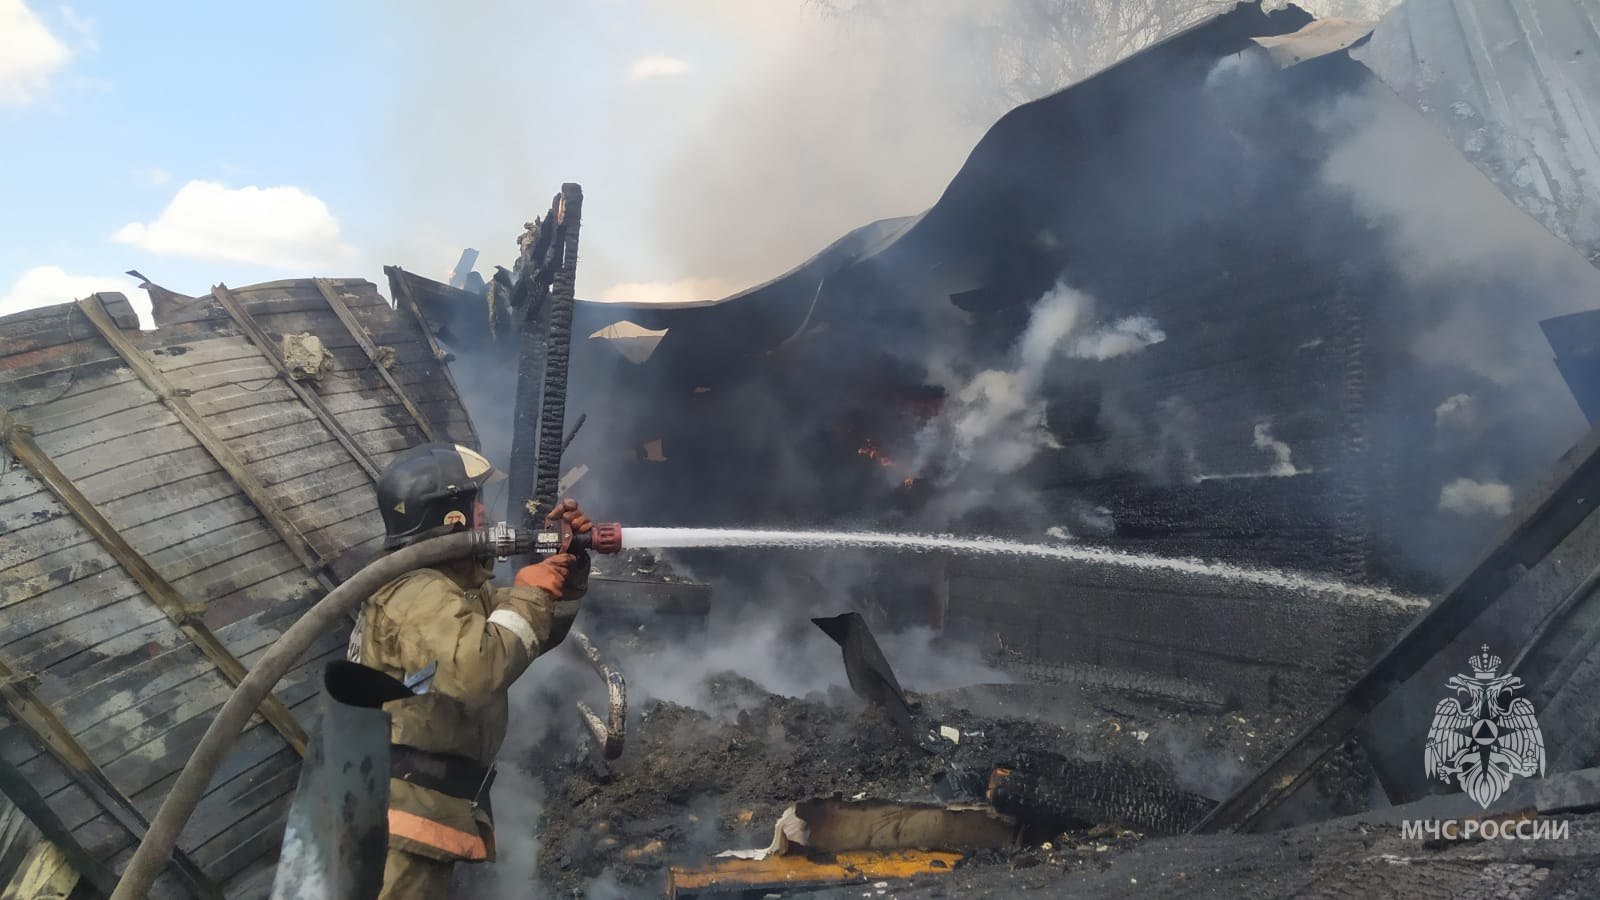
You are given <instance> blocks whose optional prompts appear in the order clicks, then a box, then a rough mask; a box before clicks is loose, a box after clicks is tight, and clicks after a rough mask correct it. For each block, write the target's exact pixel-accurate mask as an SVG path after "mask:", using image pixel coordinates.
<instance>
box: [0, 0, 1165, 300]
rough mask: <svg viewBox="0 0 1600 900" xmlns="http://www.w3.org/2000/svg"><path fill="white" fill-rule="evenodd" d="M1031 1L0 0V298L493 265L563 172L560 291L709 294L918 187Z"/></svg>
mask: <svg viewBox="0 0 1600 900" xmlns="http://www.w3.org/2000/svg"><path fill="white" fill-rule="evenodd" d="M1159 2H1166V0H1159ZM858 5H859V6H862V7H872V8H873V9H875V10H876V11H877V12H878V13H879V14H877V15H866V14H860V13H859V12H855V13H853V12H850V11H849V9H850V8H851V7H855V6H858ZM1027 5H1028V4H1026V3H1019V2H1009V3H1006V2H999V0H995V2H980V0H915V2H910V0H907V2H900V0H588V2H583V3H572V2H562V0H476V2H471V3H459V4H445V3H439V2H429V0H341V2H337V3H327V2H312V0H283V2H278V3H271V4H232V3H229V4H203V3H195V2H189V3H178V2H173V0H148V2H140V3H136V4H135V3H126V2H111V0H100V2H96V0H75V2H73V3H72V4H70V5H68V4H61V3H56V2H49V0H0V134H3V135H4V136H5V137H4V139H3V140H0V315H3V314H7V313H11V312H16V311H18V310H20V309H25V308H30V307H33V306H38V305H43V304H48V303H58V302H65V301H66V300H70V299H73V298H76V297H81V296H84V295H85V294H87V293H90V292H92V291H95V290H120V291H122V292H124V293H126V294H128V296H129V298H130V299H131V300H133V301H134V305H135V308H146V309H147V300H146V299H145V297H144V293H143V292H142V291H138V290H137V289H136V282H135V281H134V280H133V279H132V278H130V277H128V276H126V275H124V274H122V273H124V272H126V271H127V270H130V269H135V270H138V271H140V272H142V273H143V274H144V275H146V276H148V277H149V278H150V279H152V280H153V281H154V282H156V283H158V284H161V285H163V286H165V287H167V288H170V289H172V290H176V291H179V292H180V293H186V294H190V295H195V294H203V293H206V292H207V291H208V290H209V288H210V287H211V286H213V285H215V284H218V283H226V284H230V285H234V286H239V285H244V284H250V283H255V282H261V281H268V280H273V279H278V278H299V277H308V276H359V277H365V278H367V279H369V280H372V281H374V282H375V283H377V284H379V285H380V286H382V288H383V290H384V292H385V293H387V283H386V281H385V279H384V278H383V276H382V270H383V266H385V265H391V264H393V265H400V266H403V267H405V268H407V269H409V270H411V271H415V272H419V273H421V274H424V275H428V276H431V277H435V278H443V277H445V276H446V275H447V274H448V273H449V271H450V269H451V268H452V266H453V265H454V264H455V262H456V259H457V258H458V257H459V255H460V252H461V250H462V249H463V248H466V247H473V248H476V249H478V250H479V251H480V253H481V254H482V255H481V257H480V261H479V264H478V268H479V270H480V271H483V272H485V273H487V272H489V271H491V270H492V266H493V265H495V264H497V263H498V264H502V265H509V264H510V263H511V261H512V260H513V259H514V257H515V255H516V246H515V240H516V237H517V235H518V234H519V233H520V232H521V230H522V227H523V224H524V223H525V222H527V221H530V220H531V219H532V218H533V217H534V216H535V215H538V214H541V213H543V212H544V211H546V210H547V209H548V208H549V205H550V200H551V197H552V196H553V195H554V194H555V193H556V192H557V191H558V190H559V189H560V186H561V184H562V183H563V182H567V181H575V182H578V183H579V184H581V185H583V187H584V197H585V199H584V216H583V235H582V248H583V249H582V263H581V264H580V265H579V268H578V295H579V297H580V298H585V299H601V300H679V299H714V298H718V297H722V296H725V295H727V294H729V293H732V292H734V291H736V290H739V289H741V288H744V287H747V286H750V285H753V284H757V283H760V282H762V281H765V280H767V279H769V278H772V277H775V276H777V275H779V274H782V273H783V272H784V271H786V270H788V269H789V268H791V267H793V266H794V265H796V264H798V263H800V262H802V261H804V260H805V259H807V258H809V257H810V256H811V255H812V254H814V253H815V252H817V251H818V250H820V249H822V248H823V247H824V246H826V245H827V244H829V243H831V242H832V241H834V240H836V239H837V238H839V237H841V236H843V235H844V234H845V233H846V232H848V231H849V230H850V229H852V228H855V227H858V226H860V225H864V224H867V223H868V222H871V221H874V220H876V219H880V218H887V217H892V216H903V215H914V214H916V213H919V212H921V211H922V210H923V209H925V208H927V207H928V206H930V205H932V203H933V202H934V201H935V200H937V198H938V196H939V193H940V192H941V191H942V190H943V188H944V186H945V185H946V184H947V183H948V182H949V181H950V179H951V178H952V177H953V176H954V175H955V173H956V171H957V170H958V169H959V168H960V165H961V163H962V162H963V160H964V159H965V158H966V156H967V154H968V153H969V152H970V150H971V148H972V146H973V145H974V144H976V142H977V141H978V139H979V138H980V137H981V136H982V134H983V132H984V131H985V130H986V129H987V127H988V126H989V125H990V124H992V123H993V121H994V120H995V119H996V118H998V117H999V116H1000V115H1001V114H1003V113H1004V112H1005V111H1006V110H1007V109H1009V108H1010V106H1011V105H1012V104H1014V102H1015V98H1014V97H1006V96H1004V93H1005V92H1004V91H1003V90H999V89H997V84H996V79H997V78H1000V77H1002V73H1000V72H999V71H998V68H999V67H998V66H997V65H996V64H995V59H996V57H995V55H994V53H993V52H992V51H993V49H994V43H993V42H994V41H995V40H997V37H996V36H997V35H998V36H1000V37H999V38H998V39H1000V40H1007V41H1011V42H1012V44H1011V46H1012V47H1015V46H1016V44H1015V42H1016V41H1017V40H1026V39H1027V38H1026V37H1021V38H1019V37H1018V29H1017V28H1016V27H1015V22H1014V21H1008V20H1007V16H1008V15H1009V14H1010V13H1008V10H1013V9H1016V10H1020V9H1023V8H1025V7H1026V6H1027ZM841 9H842V10H845V11H844V12H841V11H840V10H841ZM1030 49H1032V48H1030ZM1037 49H1038V52H1043V53H1059V52H1062V48H1060V47H1059V46H1053V45H1049V44H1044V43H1042V44H1041V45H1040V46H1039V47H1038V48H1037ZM1107 62H1109V60H1096V59H1092V58H1090V55H1089V54H1085V55H1084V59H1083V60H1082V64H1081V65H1079V66H1077V67H1076V71H1077V72H1079V73H1080V74H1087V73H1088V72H1089V71H1091V70H1092V69H1094V68H1097V67H1099V66H1101V65H1104V64H1106V63H1107Z"/></svg>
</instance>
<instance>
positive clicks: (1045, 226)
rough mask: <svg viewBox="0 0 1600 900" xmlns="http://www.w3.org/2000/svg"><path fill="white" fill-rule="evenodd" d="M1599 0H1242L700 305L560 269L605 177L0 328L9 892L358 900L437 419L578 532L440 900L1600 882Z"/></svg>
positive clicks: (420, 683)
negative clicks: (412, 243) (891, 208)
mask: <svg viewBox="0 0 1600 900" xmlns="http://www.w3.org/2000/svg"><path fill="white" fill-rule="evenodd" d="M1596 23H1600V2H1594V0H1547V2H1546V0H1532V2H1527V3H1518V4H1510V5H1507V4H1504V3H1491V2H1488V0H1404V2H1402V3H1400V4H1399V5H1398V6H1397V7H1395V8H1394V9H1393V10H1392V11H1391V12H1389V13H1387V14H1386V15H1385V16H1384V17H1383V18H1382V19H1380V20H1378V21H1376V22H1371V21H1358V20H1354V19H1315V18H1313V17H1312V16H1311V15H1309V14H1307V13H1305V12H1303V11H1302V10H1300V9H1299V8H1297V7H1294V6H1285V7H1282V8H1263V7H1262V6H1260V5H1257V4H1253V3H1241V4H1238V5H1236V6H1231V7H1230V8H1227V9H1226V10H1225V11H1223V12H1221V13H1220V14H1217V15H1215V16H1213V17H1211V18H1209V19H1207V20H1206V21H1203V22H1200V23H1198V24H1195V25H1192V26H1191V27H1188V28H1187V29H1186V30H1183V31H1181V32H1180V33H1178V34H1176V35H1174V36H1172V37H1170V38H1168V39H1166V40H1163V41H1160V42H1158V43H1156V44H1154V45H1153V46H1150V47H1147V48H1146V49H1143V50H1141V51H1139V52H1137V53H1134V54H1133V55H1131V56H1128V57H1127V58H1125V59H1123V60H1121V61H1120V62H1118V63H1116V64H1115V65H1113V66H1111V67H1109V68H1107V69H1105V70H1103V71H1101V72H1100V73H1098V74H1096V75H1094V76H1093V77H1090V78H1087V79H1085V80H1082V81H1080V82H1079V83H1077V84H1074V85H1072V86H1071V87H1068V88H1066V89H1064V90H1061V91H1059V92H1057V93H1054V94H1051V95H1049V96H1046V97H1044V98H1042V99H1039V100H1036V101H1033V102H1029V103H1027V104H1025V105H1022V106H1019V107H1017V108H1015V109H1013V110H1012V111H1011V112H1009V113H1008V114H1006V115H1005V116H1004V117H1002V118H1001V119H1000V120H999V121H998V122H996V123H995V124H994V125H993V127H992V128H990V129H989V131H988V132H987V134H985V135H984V137H983V139H982V140H981V141H980V142H979V143H978V144H977V146H976V147H974V148H973V149H972V151H971V154H970V155H969V156H968V157H967V160H966V163H965V165H963V166H962V167H961V169H960V171H959V172H958V173H957V174H956V175H955V177H954V179H953V180H951V181H950V183H949V185H948V187H947V188H946V189H945V191H944V192H943V194H942V195H941V196H939V197H938V199H937V201H936V202H935V203H933V205H932V206H930V207H929V208H927V209H926V210H925V211H923V212H922V213H920V214H918V215H913V216H908V217H906V218H900V219H889V220H884V221H877V222H871V223H868V224H864V225H862V226H861V227H860V228H858V229H856V230H854V231H852V232H850V233H848V234H846V235H844V236H842V237H840V238H839V239H838V240H837V241H836V242H835V243H833V244H831V245H829V246H827V247H825V248H823V249H822V250H821V251H820V252H818V253H817V254H816V255H815V256H813V257H812V258H810V259H808V260H806V261H804V262H801V263H800V264H799V265H797V266H795V267H794V268H793V269H792V270H790V271H788V272H787V273H784V274H782V275H779V276H778V277H775V278H773V279H772V280H770V281H767V282H765V283H763V284H759V285H757V286H754V287H751V288H749V289H747V290H744V291H741V292H739V293H736V294H734V295H732V296H729V297H726V298H724V299H722V300H718V301H714V302H699V303H667V304H663V303H651V302H644V301H642V300H641V301H640V302H637V303H627V302H625V303H616V302H604V303H601V302H590V301H588V300H586V299H584V298H581V297H578V296H575V293H576V291H575V285H576V272H577V266H578V260H579V238H580V224H581V223H582V213H583V199H584V188H581V187H579V185H577V184H566V185H563V186H561V188H560V190H559V192H557V193H556V194H555V195H554V197H553V199H552V202H551V205H550V208H549V209H548V210H539V211H538V215H537V217H536V218H535V219H534V221H533V222H531V223H527V224H526V225H525V226H524V230H523V231H522V233H521V234H520V236H518V237H517V238H516V242H515V245H514V248H513V247H512V246H511V243H510V241H508V245H507V250H506V252H505V253H504V254H503V256H502V258H501V259H500V260H499V262H500V263H502V264H501V265H495V264H494V263H493V262H489V261H485V263H484V264H483V265H479V262H478V260H479V252H478V251H477V250H468V251H466V252H465V253H463V254H462V256H461V259H460V261H459V263H458V264H457V266H456V268H455V271H454V273H453V274H452V276H451V277H450V278H449V279H448V281H447V282H445V281H436V280H433V279H430V278H427V277H423V276H421V275H419V274H417V273H415V272H413V271H408V270H407V269H404V268H401V267H399V266H391V267H389V268H387V269H386V270H385V271H386V274H387V284H386V285H383V286H381V287H380V286H378V285H374V284H372V283H370V282H368V281H365V280H362V279H349V278H315V277H308V278H304V279H297V280H285V281H275V282H270V283H266V284H257V285H250V286H245V287H228V286H225V285H218V286H216V287H214V288H210V289H209V290H194V289H190V292H189V293H184V292H182V291H180V290H177V289H176V288H174V289H169V288H167V287H163V286H161V285H160V284H158V283H156V282H155V281H152V280H150V279H148V278H146V277H145V276H144V275H140V274H139V273H132V274H135V275H138V277H139V278H140V279H141V281H143V282H144V283H143V284H142V286H141V287H142V289H143V290H145V291H146V292H147V293H148V295H149V300H150V302H151V306H152V310H153V318H154V322H155V326H156V327H155V328H154V329H150V330H141V329H140V328H139V325H138V321H137V319H136V317H135V315H134V313H133V310H132V307H131V306H130V304H129V301H128V299H127V298H126V297H125V296H123V295H120V294H111V293H98V294H93V295H91V296H87V297H83V298H81V299H77V300H72V301H69V302H63V303H60V304H58V305H54V306H47V307H42V308H39V309H35V310H32V311H28V312H21V313H16V314H13V315H9V316H6V317H4V318H0V418H3V437H4V443H5V453H4V454H3V465H0V535H3V536H4V537H3V539H0V714H3V719H0V725H3V728H0V884H3V885H5V891H4V896H6V897H12V896H17V897H68V896H70V897H86V896H94V895H101V896H113V895H114V896H117V897H123V896H143V895H145V894H146V893H147V892H148V894H149V895H150V896H158V897H168V896H171V897H182V896H196V897H229V898H234V897H241V898H243V897H264V896H272V897H284V898H287V897H334V896H339V897H371V896H377V893H378V887H379V883H380V882H381V879H382V873H383V867H384V864H385V862H384V860H385V855H384V847H385V844H386V841H387V840H388V839H389V837H390V834H391V831H392V829H393V826H392V823H391V818H390V815H389V813H388V807H389V803H390V799H391V786H390V782H389V779H388V778H387V777H386V775H387V773H388V772H390V771H396V770H393V769H391V766H393V765H394V764H395V758H396V753H395V751H392V750H391V746H390V740H391V737H390V723H391V717H392V716H398V715H402V714H403V712H402V711H403V710H404V709H405V708H406V707H407V705H408V704H417V703H421V702H424V701H423V700H422V698H423V697H425V696H428V694H429V692H430V691H431V690H433V689H434V688H437V689H438V690H440V691H447V690H449V689H450V688H449V687H448V686H441V685H433V684H432V683H431V681H430V678H431V675H430V672H426V671H424V672H418V673H409V672H408V673H405V675H406V677H405V678H404V682H403V683H402V681H401V680H397V679H392V678H389V677H388V676H387V675H383V674H382V673H381V672H376V671H374V670H373V669H370V668H364V667H362V666H359V665H355V664H354V663H348V662H345V657H346V655H347V646H348V647H351V648H355V647H359V646H360V645H361V642H362V641H363V640H364V639H365V638H363V637H362V636H361V635H360V634H357V635H355V636H354V637H353V636H352V633H351V632H352V622H353V621H354V615H355V612H356V610H357V608H358V606H359V605H360V604H361V602H362V601H364V600H365V599H366V598H367V596H368V595H370V594H372V593H373V592H374V591H375V590H376V589H377V588H378V587H379V586H380V585H382V584H384V583H385V582H386V581H389V580H390V579H392V578H394V577H395V576H396V575H397V574H399V573H400V572H403V571H406V570H405V569H404V568H401V569H394V570H393V571H391V570H390V569H385V568H384V567H385V566H386V565H388V566H390V567H391V569H392V568H393V566H394V565H398V563H396V562H395V560H397V559H399V558H401V557H403V556H404V555H405V554H406V553H409V552H411V551H412V550H413V549H417V550H419V551H420V549H421V548H424V547H429V546H435V547H437V546H443V545H444V543H445V542H447V540H448V539H446V538H438V539H436V540H435V541H434V542H428V541H425V542H423V543H422V544H416V545H414V547H413V548H407V550H404V551H398V552H395V553H386V552H385V551H384V549H383V548H384V540H385V525H384V519H383V518H382V516H380V510H379V503H378V499H377V496H378V495H377V493H376V490H377V486H378V483H379V480H380V475H381V474H382V473H383V472H384V470H385V468H386V467H387V466H388V465H389V464H390V463H391V462H393V461H395V460H396V459H398V458H400V457H401V454H402V453H404V452H405V451H407V450H409V449H410V448H413V447H415V446H417V445H419V444H423V443H428V442H451V443H454V444H457V445H460V446H463V447H468V448H473V449H475V450H478V451H481V453H482V454H483V456H485V457H487V459H488V460H489V461H491V462H492V463H493V464H494V466H495V467H496V468H497V469H499V470H500V471H502V472H504V473H505V474H506V476H507V477H506V478H505V479H504V480H503V481H501V482H498V483H492V484H491V485H490V487H489V488H488V489H487V492H486V498H485V499H486V500H487V501H488V506H489V513H490V514H491V515H490V519H491V520H492V521H503V522H504V523H506V524H507V525H508V526H509V527H507V528H501V529H491V530H482V529H479V530H476V531H472V532H471V535H472V537H471V538H470V543H469V542H465V541H463V542H458V543H453V544H450V546H451V547H452V548H453V550H452V551H451V552H452V553H453V554H454V557H460V556H461V555H462V554H468V553H471V554H478V555H479V556H480V558H481V559H483V560H485V561H487V560H489V559H495V558H497V559H498V560H499V564H498V567H499V581H500V583H502V584H506V583H509V582H510V579H511V576H512V572H513V571H514V570H515V569H516V568H517V567H518V566H521V565H522V564H524V563H525V562H529V561H536V560H537V559H539V558H542V557H543V556H544V555H548V554H550V553H554V552H556V551H557V550H575V551H576V552H579V553H584V554H592V566H593V570H592V573H591V574H590V576H589V589H588V594H587V597H586V598H585V599H584V601H583V606H582V612H581V614H579V616H578V618H577V620H576V625H575V629H574V630H573V631H572V633H571V634H570V635H569V636H568V637H567V639H566V640H565V641H563V642H562V643H563V644H565V646H557V647H555V648H554V649H553V650H552V651H551V652H550V654H549V655H548V656H543V657H540V658H538V659H537V660H536V661H535V662H534V663H533V665H532V667H531V668H530V670H529V671H528V673H527V674H525V675H523V676H522V677H521V678H520V679H519V680H517V681H516V683H515V684H514V685H513V686H512V688H511V694H510V715H509V734H508V737H507V740H506V741H505V744H504V746H503V747H502V748H501V749H500V752H499V757H498V762H497V763H496V764H495V766H494V767H493V768H492V770H490V771H489V773H488V774H487V776H486V777H485V779H484V780H485V781H492V797H493V802H492V806H491V804H489V803H488V801H487V800H486V799H484V798H485V795H484V794H483V793H482V786H481V785H480V791H479V793H478V794H477V795H476V796H477V800H475V802H474V808H475V809H477V808H478V807H480V806H481V808H482V811H485V812H488V813H489V814H490V815H492V817H493V821H494V839H493V845H494V846H493V851H494V857H495V861H494V862H493V863H492V864H489V865H458V866H456V867H455V871H454V878H455V885H456V890H457V891H458V892H459V893H460V895H461V896H504V897H513V896H515V897H532V896H572V897H590V898H610V897H633V896H663V895H664V896H667V897H671V898H689V897H716V896H740V897H773V896H800V895H806V896H819V897H821V896H833V897H846V896H851V897H853V896H868V897H877V896H896V897H937V896H974V897H1010V896H1015V895H1018V894H1022V893H1028V892H1039V893H1042V894H1044V895H1047V896H1135V895H1137V896H1171V897H1178V896H1184V897H1187V896H1248V897H1301V896H1334V895H1337V896H1347V895H1350V896H1353V895H1360V896H1371V897H1397V898H1399V897H1414V896H1428V897H1431V896H1462V897H1479V896H1482V897H1488V896H1512V897H1528V898H1534V897H1541V898H1542V897H1571V898H1578V897H1591V896H1600V862H1597V860H1600V716H1596V715H1595V714H1594V712H1593V705H1592V698H1593V697H1594V696H1596V695H1597V693H1600V640H1597V639H1596V638H1597V635H1600V632H1597V629H1600V598H1597V597H1596V591H1595V587H1596V585H1597V584H1600V568H1597V566H1600V518H1597V517H1595V516H1594V515H1591V512H1592V511H1593V509H1594V508H1595V507H1596V506H1597V505H1600V504H1596V503H1595V502H1594V500H1595V498H1600V431H1596V430H1594V429H1593V425H1594V424H1595V422H1596V421H1597V419H1600V118H1597V113H1596V111H1597V110H1600V31H1597V30H1596ZM863 177H871V176H870V174H868V175H864V176H863ZM585 187H587V188H588V189H589V190H590V191H592V192H596V193H602V194H603V192H604V190H605V186H604V185H602V184H588V185H586V186H585ZM840 190H841V191H845V190H849V187H848V186H847V185H841V186H840ZM816 202H819V203H826V202H828V201H827V198H826V197H819V198H817V201H816ZM749 214H750V215H752V216H755V215H774V216H782V215H784V211H783V210H755V209H752V210H750V211H749ZM684 215H693V211H691V210H686V211H684ZM599 227H601V226H599V225H595V226H592V227H591V230H593V229H594V228H599ZM722 227H725V228H728V229H737V228H738V227H739V224H738V223H737V222H724V223H722ZM514 230H515V229H514V227H510V228H508V229H507V231H508V236H509V235H510V233H512V232H514ZM512 249H514V251H515V254H514V255H513V253H512V252H511V251H512ZM152 274H154V273H152ZM62 299H63V300H67V298H62ZM512 401H514V403H513V402H512ZM508 407H509V408H511V409H513V410H514V412H513V413H512V414H507V412H506V410H507V409H508ZM560 497H572V498H575V499H576V500H578V501H579V502H580V503H581V505H582V508H583V509H584V510H585V511H587V512H588V513H589V514H591V515H593V516H595V518H596V520H597V521H604V522H607V523H609V522H612V521H615V522H619V523H621V524H620V527H618V526H611V525H609V524H602V525H600V526H597V527H596V529H595V530H594V531H593V532H591V533H587V534H584V533H581V532H579V533H577V536H575V534H574V533H572V532H570V531H561V530H559V529H551V528H548V527H546V526H545V525H544V521H545V520H544V513H545V512H546V511H548V510H549V509H550V508H551V507H552V505H553V504H554V502H555V501H556V500H557V498H560ZM402 512H403V511H402ZM447 521H448V520H447ZM454 557H444V556H440V557H438V558H439V559H440V560H444V559H447V558H454ZM430 559H431V558H430ZM415 565H417V563H415V562H413V563H412V566H413V567H415ZM379 575H381V576H382V577H379ZM519 583H520V582H519ZM499 615H500V613H496V616H499ZM496 621H497V620H496ZM502 624H503V623H502ZM524 627H526V626H524ZM530 640H531V638H530ZM429 702H431V701H429ZM409 777H410V776H407V778H409ZM441 783H442V782H441ZM463 796H464V795H463ZM480 801H481V802H480ZM469 827H470V826H469ZM462 833H463V834H464V832H462Z"/></svg>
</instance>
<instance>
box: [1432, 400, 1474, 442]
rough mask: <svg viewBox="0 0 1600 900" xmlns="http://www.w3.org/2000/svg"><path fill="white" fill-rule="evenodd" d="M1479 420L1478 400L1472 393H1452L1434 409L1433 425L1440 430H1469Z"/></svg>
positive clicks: (1458, 431) (1459, 431)
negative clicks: (1474, 398) (1473, 397)
mask: <svg viewBox="0 0 1600 900" xmlns="http://www.w3.org/2000/svg"><path fill="white" fill-rule="evenodd" d="M1477 422H1478V409H1477V401H1475V400H1473V399H1472V395H1471V394H1451V395H1450V396H1449V397H1447V398H1445V400H1444V402H1443V403H1440V404H1439V405H1438V406H1436V407H1434V409H1433V427H1434V428H1435V429H1437V430H1438V431H1440V432H1455V433H1463V432H1467V431H1470V430H1472V428H1473V426H1475V425H1476V424H1477Z"/></svg>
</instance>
